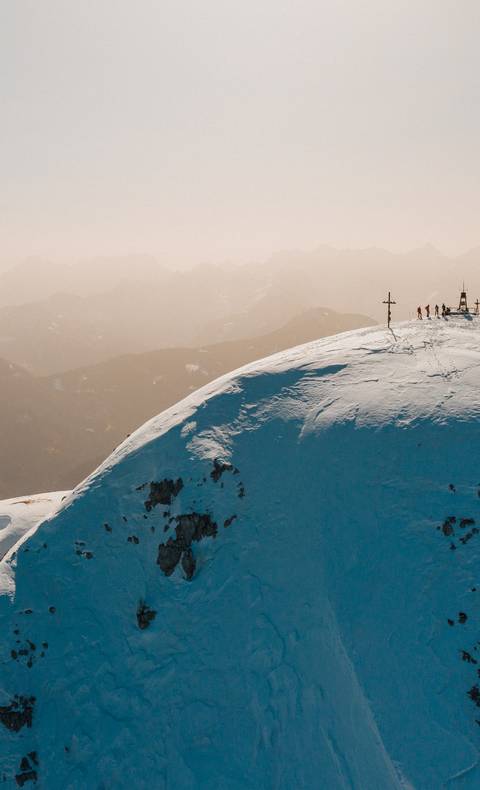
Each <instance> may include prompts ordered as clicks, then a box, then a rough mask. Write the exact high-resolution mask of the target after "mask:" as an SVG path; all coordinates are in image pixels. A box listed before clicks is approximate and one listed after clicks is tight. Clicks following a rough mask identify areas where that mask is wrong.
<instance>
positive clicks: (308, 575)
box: [0, 318, 480, 790]
mask: <svg viewBox="0 0 480 790" xmlns="http://www.w3.org/2000/svg"><path fill="white" fill-rule="evenodd" d="M393 329H394V333H395V334H393V333H392V332H388V331H387V330H386V329H380V328H374V329H368V330H362V331H354V332H350V333H347V334H344V335H339V336H337V337H335V338H330V339H324V340H321V341H318V342H314V343H310V344H308V345H306V346H302V347H298V348H295V349H292V350H290V351H288V352H285V353H281V354H278V355H276V356H273V357H271V358H269V359H266V360H263V361H261V362H258V363H256V364H252V365H249V366H247V367H245V368H243V369H242V370H240V371H236V372H235V373H232V374H231V375H228V376H225V377H223V378H221V379H219V380H218V381H216V382H214V383H213V384H210V385H208V386H207V387H205V388H203V389H202V390H200V391H198V392H196V393H194V394H193V395H192V396H190V397H189V398H187V399H186V400H184V401H182V402H181V403H180V404H178V405H177V406H175V407H173V408H171V409H169V410H168V411H166V412H164V413H163V414H161V415H160V416H159V417H157V418H155V419H154V420H152V421H151V422H149V423H148V424H146V425H145V426H144V427H143V428H141V429H140V430H139V431H137V432H136V433H135V434H134V435H132V436H131V437H130V438H129V439H128V440H127V441H126V442H125V443H124V444H123V445H122V446H121V447H120V448H119V449H118V450H117V451H116V452H115V453H114V454H113V455H112V456H111V457H110V458H109V459H108V460H107V461H106V462H105V464H103V466H102V467H100V469H99V470H98V471H97V472H96V473H95V474H94V475H93V476H92V477H91V478H90V479H89V480H87V481H86V482H85V483H84V484H83V485H82V486H80V487H79V488H78V489H77V490H76V491H75V492H74V493H73V494H72V496H70V497H69V498H67V500H65V502H64V503H63V507H62V508H61V509H60V511H59V512H58V513H57V514H56V515H55V516H53V517H52V518H50V519H47V520H46V521H45V522H44V523H43V524H42V525H41V526H40V527H39V528H38V529H37V530H36V531H35V532H34V534H31V535H30V536H29V537H28V539H26V540H24V541H23V542H22V543H21V544H20V546H17V547H16V549H14V550H12V551H11V552H10V553H9V554H8V555H7V556H6V557H5V559H4V560H3V562H2V563H0V580H1V584H2V589H3V594H2V595H1V596H0V634H1V637H0V651H1V652H0V658H1V662H2V672H1V698H0V754H1V758H2V759H1V772H2V776H3V778H4V780H5V786H6V787H15V786H17V784H22V785H26V786H27V787H28V786H29V785H28V782H34V781H37V784H38V786H39V787H42V788H48V790H57V788H58V790H67V789H71V790H76V789H77V788H78V789H80V788H129V787H134V788H136V790H141V788H149V790H150V789H151V788H160V789H161V788H168V789H169V788H182V790H245V789H246V788H248V790H263V789H265V790H273V789H274V788H275V789H277V788H278V789H279V790H280V789H281V790H292V789H293V788H295V790H296V789H297V788H307V789H308V790H310V789H312V790H317V789H318V790H320V789H321V790H323V789H324V788H325V789H326V790H336V788H342V789H343V788H354V789H355V790H388V789H389V788H417V790H438V789H439V788H442V787H448V788H457V787H458V788H462V790H464V789H470V788H471V789H472V790H473V788H478V787H480V766H479V750H478V746H479V743H480V727H479V722H480V707H479V705H480V689H479V686H480V680H479V677H478V675H479V667H480V651H478V650H477V648H478V647H479V646H480V641H479V640H480V618H479V615H480V597H479V596H480V571H479V559H480V533H479V530H478V527H480V498H479V493H480V468H479V463H478V455H477V446H478V440H479V432H480V431H479V415H480V323H479V322H478V321H477V319H473V318H472V319H470V320H469V319H467V318H458V319H453V318H452V319H451V320H449V321H443V320H437V321H423V322H418V323H405V324H400V325H396V326H394V327H393Z"/></svg>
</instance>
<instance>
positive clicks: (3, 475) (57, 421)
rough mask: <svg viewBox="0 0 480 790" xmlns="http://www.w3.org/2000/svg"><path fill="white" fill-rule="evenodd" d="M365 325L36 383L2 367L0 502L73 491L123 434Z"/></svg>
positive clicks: (293, 327)
mask: <svg viewBox="0 0 480 790" xmlns="http://www.w3.org/2000/svg"><path fill="white" fill-rule="evenodd" d="M372 323H374V322H373V321H371V320H370V319H368V318H367V317H365V316H360V315H358V316H357V315H348V314H347V315H340V314H337V313H334V312H333V311H330V310H323V309H317V310H311V311H309V312H307V313H304V314H302V315H301V316H299V317H297V318H295V319H292V320H291V321H290V322H288V323H287V324H286V325H285V326H284V327H283V328H281V329H279V330H276V331H274V332H271V333H270V334H267V335H263V336H260V337H258V338H253V339H249V340H238V341H230V342H224V343H219V344H216V345H212V346H202V347H197V348H171V349H160V350H157V351H152V352H148V353H143V354H128V355H123V356H120V357H115V358H113V359H111V360H108V361H105V362H102V363H99V364H97V365H93V366H90V367H83V368H79V369H76V370H73V371H68V372H65V373H59V374H54V375H51V376H49V377H43V378H42V377H34V376H32V375H31V374H29V373H27V372H26V371H25V370H24V369H22V368H20V367H18V366H16V365H14V364H12V363H8V362H5V361H2V360H0V393H1V394H0V401H1V404H2V408H1V409H0V434H1V435H2V437H4V441H2V443H0V497H9V496H17V495H22V494H26V493H33V492H37V491H46V490H48V491H51V490H58V489H61V488H72V487H73V486H74V485H76V484H77V483H78V482H80V480H82V479H83V478H84V477H85V476H86V475H87V474H89V473H90V472H91V471H93V469H94V468H95V467H96V466H97V465H98V464H99V463H100V462H101V461H102V460H103V459H104V458H105V457H106V456H107V455H108V454H109V453H110V452H111V451H112V450H113V449H114V447H115V446H116V445H117V444H118V443H119V442H120V441H122V440H123V439H124V438H125V436H126V434H127V433H130V432H131V431H133V430H134V429H135V428H137V427H138V425H140V424H141V423H143V422H145V420H147V419H149V418H150V417H152V416H154V415H155V414H157V413H158V412H159V411H161V410H162V409H164V408H167V407H168V406H170V405H172V404H174V403H176V401H178V400H180V399H181V398H183V397H184V396H186V395H188V394H189V393H190V392H191V391H192V390H194V389H197V388H198V387H201V386H203V385H204V384H206V383H207V382H208V381H211V380H212V379H214V378H216V377H217V376H219V375H221V374H223V373H226V372H228V371H229V370H232V369H233V368H236V367H239V366H240V365H243V364H245V363H246V362H251V361H253V360H255V359H259V358H261V357H264V356H267V355H268V354H271V353H273V352H275V351H280V350H282V349H285V348H289V347H290V346H292V345H296V344H298V343H302V342H306V341H308V340H314V339H316V338H317V337H321V336H325V335H330V334H333V333H336V332H340V331H344V330H347V329H353V328H356V327H361V326H367V325H369V324H372Z"/></svg>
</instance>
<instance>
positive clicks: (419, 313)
mask: <svg viewBox="0 0 480 790" xmlns="http://www.w3.org/2000/svg"><path fill="white" fill-rule="evenodd" d="M449 312H450V308H449V307H446V305H445V304H442V318H445V316H446V315H448V314H449ZM425 315H426V317H427V318H430V305H429V304H427V305H425ZM417 318H418V319H419V320H420V321H421V320H422V319H423V315H422V308H421V307H417ZM435 318H440V308H439V306H438V304H436V305H435Z"/></svg>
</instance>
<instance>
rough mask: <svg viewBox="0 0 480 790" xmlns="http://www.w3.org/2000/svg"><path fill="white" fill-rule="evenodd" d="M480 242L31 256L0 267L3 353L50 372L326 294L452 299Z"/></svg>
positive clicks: (357, 307) (244, 332) (253, 320)
mask: <svg viewBox="0 0 480 790" xmlns="http://www.w3.org/2000/svg"><path fill="white" fill-rule="evenodd" d="M479 261H480V249H476V250H472V251H470V252H469V253H468V254H466V255H463V256H459V257H457V258H448V257H446V256H444V255H442V254H441V253H440V252H438V250H435V249H434V248H433V247H430V246H426V247H422V248H419V249H417V250H413V251H411V252H409V253H406V254H403V255H400V254H393V253H390V252H388V251H386V250H382V249H377V248H371V249H366V250H335V249H332V248H330V247H320V248H318V249H317V250H314V251H312V252H308V253H306V252H295V251H293V252H284V253H281V254H277V255H275V256H273V257H272V258H271V259H270V260H269V261H267V262H265V263H261V264H248V265H245V266H231V265H222V266H213V265H207V264H205V265H199V266H196V267H194V268H193V269H191V270H190V271H173V270H170V269H168V268H166V267H165V266H161V265H158V263H157V262H156V261H155V259H154V258H149V257H147V256H136V257H135V256H130V257H123V258H115V259H98V260H93V261H92V260H90V261H83V262H80V263H78V264H76V265H70V266H69V265H60V264H52V263H49V262H48V261H33V260H30V261H26V262H25V263H23V264H19V265H17V266H15V267H13V268H12V269H10V270H8V271H4V272H3V273H2V272H0V357H2V358H4V359H8V360H9V361H11V362H14V363H16V364H18V365H20V366H22V367H24V368H25V369H27V370H29V371H31V372H32V373H35V374H38V375H49V374H51V373H58V372H63V371H66V370H70V369H73V368H77V367H81V366H86V365H92V364H95V363H97V362H102V361H105V360H107V359H110V358H112V357H114V356H118V355H120V354H125V353H139V352H143V351H152V350H155V349H159V348H172V347H178V346H185V347H196V346H198V345H199V344H209V345H211V344H213V343H218V342H222V341H226V340H241V339H245V338H249V337H255V336H257V335H260V334H266V333H269V332H272V331H274V330H276V329H279V328H280V327H281V326H282V325H283V324H284V323H285V322H286V321H288V320H290V319H292V318H293V317H294V316H295V315H298V314H300V313H303V312H306V311H308V310H310V309H312V308H316V307H318V306H319V305H327V306H328V307H329V308H330V309H332V310H336V311H338V312H341V313H346V312H350V313H356V314H358V313H360V314H362V315H367V316H372V317H373V318H374V319H375V320H377V321H383V320H384V319H385V308H384V306H383V304H382V301H383V299H384V298H385V297H386V294H387V291H388V290H391V292H392V295H393V298H394V299H395V301H396V302H397V304H396V306H395V308H394V318H395V319H402V318H409V317H414V316H415V312H416V308H417V306H418V305H419V304H420V305H422V306H424V305H425V304H427V303H428V302H431V303H432V304H435V302H439V303H441V302H443V301H445V302H446V303H447V304H453V305H455V303H456V301H457V299H458V294H459V290H460V287H461V285H462V282H463V280H465V283H466V286H467V289H468V291H469V297H470V300H471V302H472V303H473V302H474V301H475V299H476V297H477V295H480V276H479V274H478V263H479Z"/></svg>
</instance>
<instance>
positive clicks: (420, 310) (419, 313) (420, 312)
mask: <svg viewBox="0 0 480 790" xmlns="http://www.w3.org/2000/svg"><path fill="white" fill-rule="evenodd" d="M417 318H418V319H419V320H420V321H421V320H422V318H423V316H422V308H421V307H417Z"/></svg>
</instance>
